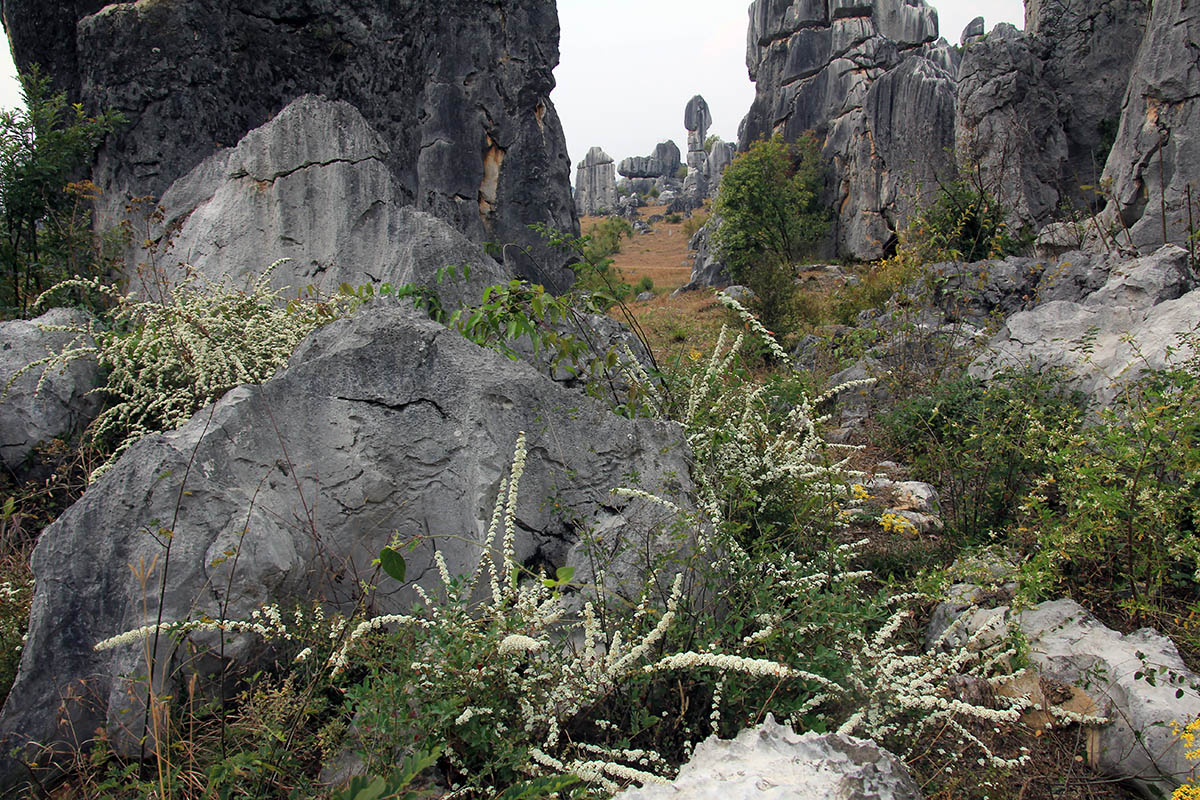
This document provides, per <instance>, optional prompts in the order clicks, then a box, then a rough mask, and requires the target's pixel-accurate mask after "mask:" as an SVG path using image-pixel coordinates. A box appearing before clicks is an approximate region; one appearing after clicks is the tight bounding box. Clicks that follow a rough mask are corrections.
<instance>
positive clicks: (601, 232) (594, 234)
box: [583, 217, 633, 261]
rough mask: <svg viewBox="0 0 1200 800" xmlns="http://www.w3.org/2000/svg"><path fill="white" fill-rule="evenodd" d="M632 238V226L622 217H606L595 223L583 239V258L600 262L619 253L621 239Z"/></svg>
mask: <svg viewBox="0 0 1200 800" xmlns="http://www.w3.org/2000/svg"><path fill="white" fill-rule="evenodd" d="M632 236H633V225H632V224H631V223H630V222H629V220H627V219H624V218H623V217H607V218H605V219H603V220H601V221H600V222H597V223H596V224H595V225H593V226H592V227H591V229H590V230H589V231H588V232H587V235H586V236H584V237H583V242H584V245H583V248H584V256H585V258H587V259H588V260H589V261H600V260H601V259H604V258H608V257H609V256H613V255H616V254H617V253H619V252H621V239H629V238H631V237H632Z"/></svg>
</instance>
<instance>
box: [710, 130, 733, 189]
mask: <svg viewBox="0 0 1200 800" xmlns="http://www.w3.org/2000/svg"><path fill="white" fill-rule="evenodd" d="M735 153H737V145H735V144H734V143H733V142H723V141H721V140H720V139H717V140H716V141H715V142H713V143H712V148H711V149H710V150H709V151H708V158H707V160H706V161H705V162H704V177H705V178H707V179H708V185H709V186H711V187H712V190H713V193H714V194H715V193H716V190H717V187H718V186H719V185H720V183H721V175H722V174H723V173H724V172H725V169H726V168H727V167H728V166H729V165H730V164H732V163H733V156H734V154H735Z"/></svg>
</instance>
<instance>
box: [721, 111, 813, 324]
mask: <svg viewBox="0 0 1200 800" xmlns="http://www.w3.org/2000/svg"><path fill="white" fill-rule="evenodd" d="M822 178H823V167H822V165H821V161H820V152H819V149H818V147H817V142H816V140H815V139H814V138H813V137H812V136H805V137H803V138H801V139H800V140H798V141H796V142H795V143H793V144H791V145H788V144H787V143H786V142H784V141H783V138H782V137H781V136H779V135H776V136H775V137H774V138H772V139H770V140H763V141H758V142H755V143H754V144H752V145H750V149H749V150H748V151H746V152H745V153H742V154H740V155H739V156H737V158H735V159H734V160H733V163H732V164H730V165H729V168H728V169H727V170H726V171H725V174H724V177H722V179H721V190H720V193H719V195H718V196H717V200H716V204H715V213H716V214H717V215H718V216H720V218H721V224H720V227H718V228H717V231H716V234H715V237H714V242H715V245H716V251H717V254H718V255H719V256H720V258H721V260H722V261H724V262H725V266H726V267H727V268H728V270H729V276H730V277H731V278H733V279H734V280H735V281H737V282H738V283H743V284H745V285H747V286H749V287H750V289H752V290H753V291H754V293H755V295H756V296H757V299H756V301H755V304H756V306H757V308H756V309H755V310H756V311H757V312H758V313H759V316H761V317H762V320H763V322H764V324H766V325H767V326H768V327H771V328H775V329H779V328H783V327H787V326H788V325H789V324H790V323H791V320H792V317H793V315H794V311H795V298H796V287H795V272H794V269H793V265H794V264H795V263H796V262H797V261H798V260H800V259H801V258H803V257H805V256H807V255H808V254H809V253H811V251H812V249H813V248H814V246H815V245H816V244H817V243H818V242H819V241H820V240H821V238H822V237H823V236H824V235H825V233H826V231H828V229H829V215H828V212H827V211H826V210H825V209H824V208H822V207H821V205H820V202H819V198H818V196H819V193H820V187H821V181H822Z"/></svg>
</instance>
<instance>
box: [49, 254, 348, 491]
mask: <svg viewBox="0 0 1200 800" xmlns="http://www.w3.org/2000/svg"><path fill="white" fill-rule="evenodd" d="M284 261H287V259H281V260H279V261H276V262H275V263H274V264H272V265H271V266H270V267H268V268H267V269H266V270H265V271H264V272H263V274H262V275H261V276H260V277H259V278H258V279H257V280H256V281H255V283H254V284H253V285H252V286H250V287H249V288H248V289H241V288H238V287H235V286H234V285H233V283H232V281H231V280H229V279H228V278H226V279H224V280H222V281H220V282H214V281H209V280H207V279H205V278H204V277H203V276H202V275H201V274H200V273H199V272H197V271H195V270H191V271H189V274H188V276H187V278H186V279H185V280H183V281H181V282H180V283H179V284H177V285H175V286H174V287H172V288H171V289H170V290H169V291H164V292H163V293H162V297H161V299H160V300H153V299H148V298H145V297H139V296H137V295H135V294H133V293H130V294H122V293H120V292H119V291H118V290H116V289H114V288H113V287H111V286H107V285H105V284H104V283H103V282H102V281H101V280H100V279H99V278H96V279H93V280H82V279H75V280H71V281H66V282H64V283H62V284H60V285H59V286H57V287H55V288H54V289H51V290H50V292H53V291H56V290H57V289H61V288H65V287H76V288H84V289H87V290H89V291H94V292H99V293H101V294H103V295H106V296H108V297H109V298H110V299H111V300H112V301H113V302H114V304H115V306H116V307H115V309H114V311H113V312H112V313H111V320H110V324H108V325H107V326H101V325H100V324H99V323H97V322H94V321H89V322H88V323H87V324H86V325H84V326H81V327H78V328H74V329H72V330H73V332H75V333H77V334H78V336H77V337H76V338H75V340H73V341H72V342H71V343H69V344H68V345H67V346H66V347H65V348H64V349H62V350H61V351H59V352H58V353H57V354H54V355H52V356H49V357H47V358H45V359H41V360H39V361H37V362H34V363H33V364H31V365H29V367H30V368H38V367H40V368H42V369H43V372H42V377H41V380H40V381H39V384H38V389H39V390H40V389H41V388H42V384H43V383H44V381H45V379H46V376H47V375H48V374H49V372H50V370H51V369H52V368H56V367H62V366H64V365H65V364H67V363H69V362H71V361H74V360H75V359H79V358H94V359H95V360H96V361H98V362H99V363H100V364H101V365H102V366H103V367H105V368H106V369H107V370H108V379H107V382H106V384H105V386H104V388H103V391H104V392H105V393H107V394H108V395H110V396H111V397H112V398H113V400H114V402H113V403H112V404H111V405H110V406H109V408H108V409H107V410H105V411H104V413H102V414H101V415H100V416H99V417H98V418H97V419H96V421H95V423H94V424H93V427H92V429H91V430H92V436H93V437H94V438H95V439H96V440H101V439H104V438H106V437H109V436H110V435H111V436H115V437H116V438H117V441H118V442H119V444H118V445H117V447H116V450H115V451H114V452H113V455H112V456H111V457H110V459H109V460H108V461H107V462H105V464H104V465H102V466H101V467H100V468H99V469H97V470H96V471H94V472H93V474H92V478H93V479H95V478H96V477H98V476H99V475H100V474H101V473H102V472H103V471H104V470H105V469H107V468H108V466H109V465H111V464H112V463H113V461H114V460H115V459H116V457H117V456H119V455H120V454H121V453H123V452H124V451H125V450H126V449H128V448H129V447H130V446H131V445H132V444H133V443H134V442H136V441H137V440H138V439H140V438H141V437H142V436H144V435H145V434H147V433H153V432H155V431H163V430H172V429H174V428H177V427H179V426H180V425H182V424H183V423H185V422H187V421H188V419H190V418H191V416H192V415H193V414H194V413H195V412H196V411H197V410H198V409H199V408H201V407H203V406H204V405H206V404H208V403H211V402H213V401H214V400H216V399H217V398H219V397H220V396H221V395H223V394H224V393H225V392H227V391H228V390H229V389H232V388H233V387H235V386H238V385H240V384H246V383H261V382H262V381H264V380H266V379H267V378H269V377H271V375H273V374H274V373H275V371H276V370H277V369H279V368H280V367H282V366H284V365H285V364H286V363H287V360H288V358H289V357H290V356H291V354H292V351H293V350H295V349H296V345H298V344H299V343H300V342H301V341H302V340H303V339H304V337H306V336H308V334H309V333H311V332H312V331H313V330H314V329H315V328H317V327H319V326H321V325H324V324H325V323H327V322H331V321H332V320H334V319H337V318H338V317H340V316H344V315H346V314H347V313H349V312H350V311H351V310H352V309H353V308H354V307H355V302H354V298H351V297H348V296H341V295H339V296H336V297H333V298H312V299H310V300H304V301H301V300H294V301H292V302H290V303H285V302H283V300H282V299H281V298H280V296H279V293H278V292H277V291H275V290H272V289H271V288H270V276H271V273H272V272H273V271H274V270H275V269H276V268H277V267H278V266H279V265H280V264H282V263H283V262H284ZM50 292H47V293H46V294H44V295H43V297H46V296H47V295H49V294H50ZM41 300H42V298H39V300H38V302H39V303H40V302H41ZM89 340H90V341H91V342H94V343H95V344H94V345H91V344H85V342H87V341H89Z"/></svg>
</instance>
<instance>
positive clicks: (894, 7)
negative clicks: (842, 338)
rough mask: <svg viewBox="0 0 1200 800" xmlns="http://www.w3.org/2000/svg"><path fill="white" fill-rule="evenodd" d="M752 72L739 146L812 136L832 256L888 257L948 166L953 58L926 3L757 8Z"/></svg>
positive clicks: (780, 2) (897, 0)
mask: <svg viewBox="0 0 1200 800" xmlns="http://www.w3.org/2000/svg"><path fill="white" fill-rule="evenodd" d="M746 64H747V67H748V69H749V72H750V78H751V80H753V81H755V83H756V94H755V99H754V103H753V105H752V106H751V108H750V111H749V113H748V114H747V116H746V118H745V120H744V121H743V123H742V128H741V130H740V132H739V142H738V148H739V149H740V150H745V149H746V148H747V147H749V145H750V143H751V142H753V141H755V140H756V139H760V138H769V137H770V136H771V135H772V134H774V133H781V134H782V135H783V137H784V138H785V139H786V140H788V141H795V140H797V139H798V138H800V137H801V136H804V135H806V134H807V133H808V132H809V131H813V132H814V133H815V134H816V136H817V138H818V141H819V142H820V145H821V151H822V154H823V156H824V158H825V161H826V163H827V164H829V165H830V169H829V172H828V175H827V178H826V187H825V191H824V194H823V199H824V200H825V202H826V203H827V205H828V206H829V207H830V208H833V209H836V214H837V218H836V222H835V225H834V230H833V239H834V245H835V247H836V249H837V251H838V252H840V253H842V254H845V255H849V256H853V257H856V258H864V259H866V258H875V257H878V256H879V255H881V254H883V253H884V252H885V250H886V249H887V248H888V246H889V244H890V243H891V241H892V240H893V238H894V235H895V231H896V230H897V229H898V228H899V227H901V226H903V225H904V224H905V223H906V222H907V218H908V215H909V214H910V213H911V210H912V208H913V207H914V206H916V205H918V204H920V203H921V202H922V200H923V198H924V196H925V193H928V192H929V191H930V189H931V187H936V185H937V178H938V177H942V176H943V175H944V174H945V172H946V171H947V170H948V169H949V167H950V166H951V157H950V156H949V155H948V154H947V150H948V149H949V148H951V147H952V146H953V142H954V139H953V137H954V133H953V132H954V75H953V74H952V72H950V71H948V70H947V68H946V67H947V65H950V66H952V65H953V64H954V56H953V54H952V53H950V48H949V46H948V45H946V44H945V43H944V42H941V43H939V42H938V30H937V14H936V12H935V11H934V10H933V9H932V8H931V7H930V6H929V5H927V4H926V3H925V2H924V0H917V2H905V1H904V0H879V1H878V2H875V3H873V4H872V3H866V4H863V3H853V2H837V3H833V4H831V5H830V6H828V7H827V6H826V5H825V4H821V3H813V2H810V1H809V0H795V1H794V2H786V1H785V0H756V2H754V3H753V4H752V5H751V7H750V28H749V34H748V39H747V52H746Z"/></svg>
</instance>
